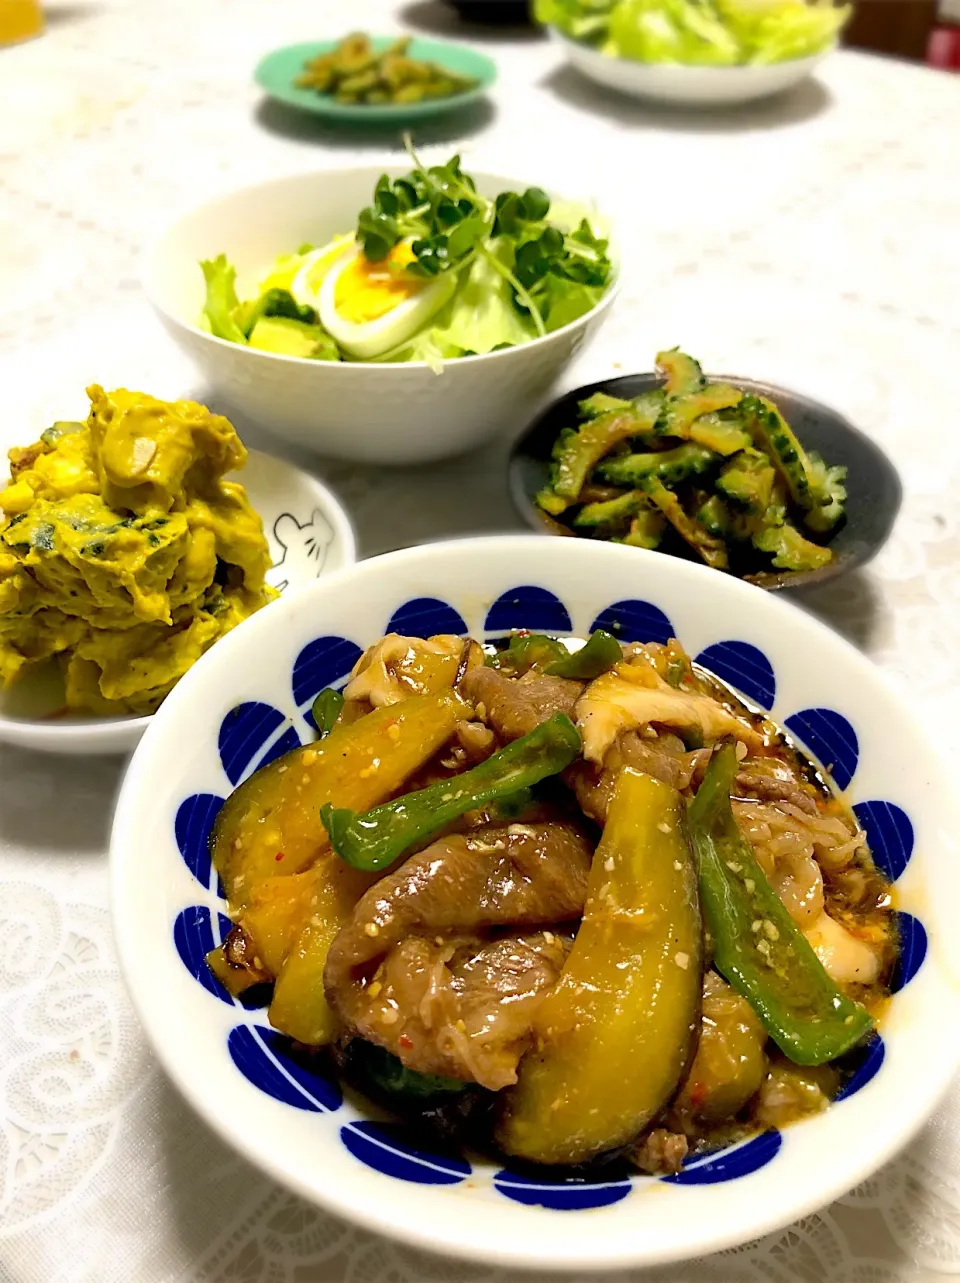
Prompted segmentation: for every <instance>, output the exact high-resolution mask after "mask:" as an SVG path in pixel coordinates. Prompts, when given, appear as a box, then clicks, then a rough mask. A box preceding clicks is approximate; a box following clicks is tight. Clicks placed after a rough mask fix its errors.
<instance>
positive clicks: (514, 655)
mask: <svg viewBox="0 0 960 1283" xmlns="http://www.w3.org/2000/svg"><path fill="white" fill-rule="evenodd" d="M568 653H569V652H568V651H567V648H566V647H565V646H564V645H563V644H562V643H561V642H558V641H556V640H555V639H554V638H553V637H547V636H546V634H545V633H514V634H513V636H512V637H511V638H510V645H509V646H507V647H506V649H505V650H501V651H500V652H499V654H497V655H494V656H493V658H492V659H491V660H489V661H488V662H489V665H490V667H491V668H509V669H511V670H512V671H516V672H518V673H527V672H529V671H530V669H531V668H535V667H536V666H537V665H538V664H547V663H552V662H553V661H554V660H561V659H563V657H564V656H565V655H567V654H568Z"/></svg>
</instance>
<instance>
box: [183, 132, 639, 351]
mask: <svg viewBox="0 0 960 1283" xmlns="http://www.w3.org/2000/svg"><path fill="white" fill-rule="evenodd" d="M410 154H411V156H412V158H413V161H414V168H413V169H412V170H411V172H410V173H408V174H406V175H404V176H403V177H402V178H396V179H391V178H389V177H388V176H387V175H386V174H384V175H383V176H382V177H381V178H380V180H379V181H378V182H377V184H376V188H375V190H374V192H373V198H372V201H371V203H370V205H368V206H367V208H366V209H363V210H361V211H360V213H359V216H358V218H357V223H356V227H355V228H354V229H353V231H346V232H344V233H343V234H342V235H339V236H335V237H334V238H333V240H331V241H329V242H327V243H326V244H325V245H320V246H312V245H301V246H300V248H299V249H298V250H297V251H296V253H293V254H287V255H285V256H283V257H281V258H279V259H278V260H277V261H276V263H275V264H274V265H273V266H272V267H271V268H270V269H269V270H268V271H267V272H266V274H265V275H264V276H263V278H262V279H261V281H260V285H259V289H258V290H257V293H256V294H255V295H254V296H253V297H252V298H247V299H243V300H241V299H240V298H239V297H238V295H237V289H236V271H235V269H234V267H233V265H232V264H231V263H230V262H229V261H228V260H227V258H226V256H225V255H223V254H221V255H220V256H219V257H218V258H215V259H212V260H209V261H206V262H202V263H201V264H200V266H201V268H202V270H203V275H204V279H205V281H206V301H205V304H204V308H203V317H202V319H201V324H203V325H204V326H205V327H206V328H207V329H209V330H210V332H211V333H212V334H215V335H216V336H217V337H218V338H221V339H227V340H229V341H230V342H233V343H243V344H246V345H247V346H249V347H253V348H258V349H260V350H262V351H267V352H276V353H280V354H283V355H286V356H297V357H306V358H309V359H313V360H319V361H426V362H427V363H428V364H432V365H439V364H441V363H442V362H444V361H448V360H451V359H453V358H456V357H462V356H471V355H476V354H480V353H486V352H492V351H495V350H496V349H498V348H506V347H515V346H516V345H518V344H521V343H527V342H529V341H530V340H531V339H536V338H539V337H542V336H543V335H545V334H549V333H551V332H552V331H554V330H558V329H560V328H562V327H563V326H564V325H568V324H569V323H570V322H571V321H575V320H577V319H578V318H579V317H581V316H583V315H584V314H585V313H587V312H589V311H590V310H591V309H592V308H594V307H596V305H597V304H598V303H599V302H600V299H601V298H602V297H603V295H604V293H605V292H606V291H607V290H608V289H609V287H610V286H611V284H612V282H613V279H614V275H615V271H614V266H613V263H612V261H611V258H610V254H609V245H608V242H607V240H606V239H605V238H604V236H603V235H602V234H601V230H600V228H599V227H598V225H597V223H596V221H595V219H594V218H593V216H592V215H591V214H590V212H589V211H588V210H586V209H585V208H583V207H582V206H579V205H573V204H569V203H566V202H559V201H554V200H551V198H550V197H549V196H548V195H547V193H546V192H544V191H542V190H541V189H540V188H538V187H530V188H528V189H527V190H526V191H524V192H522V193H519V192H510V191H504V192H500V194H499V195H498V196H497V197H496V198H495V199H492V200H491V199H488V198H487V197H485V196H482V195H481V194H480V193H479V192H478V191H477V188H476V184H475V183H474V181H473V179H472V178H471V177H470V175H469V174H466V173H464V172H463V170H462V169H461V166H460V157H459V156H454V157H453V159H452V160H450V161H448V162H447V164H445V165H435V166H432V167H430V168H429V169H428V168H425V167H424V166H423V165H422V164H421V163H420V162H419V160H418V159H417V157H416V154H415V153H414V152H413V151H412V148H411V153H410Z"/></svg>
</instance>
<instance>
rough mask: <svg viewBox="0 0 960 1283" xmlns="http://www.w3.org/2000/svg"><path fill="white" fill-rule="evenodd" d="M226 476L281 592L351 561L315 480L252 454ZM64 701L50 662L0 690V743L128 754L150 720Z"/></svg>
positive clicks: (334, 510)
mask: <svg viewBox="0 0 960 1283" xmlns="http://www.w3.org/2000/svg"><path fill="white" fill-rule="evenodd" d="M229 479H230V480H232V481H239V482H241V483H242V484H243V485H244V486H245V487H246V491H247V494H248V495H249V496H250V502H251V503H252V504H253V507H254V508H255V509H256V511H257V512H259V514H260V516H261V517H262V518H263V529H264V533H265V534H266V536H267V543H268V544H269V546H270V556H271V559H272V561H273V565H272V567H271V569H270V570H269V571H268V572H267V580H268V582H269V583H270V584H272V585H273V587H274V588H277V589H279V590H280V592H282V593H284V594H287V593H289V592H292V591H293V590H295V589H299V588H302V587H304V586H305V585H307V584H310V583H313V581H314V580H316V579H318V578H319V577H320V576H321V575H324V574H327V573H328V572H329V571H331V570H341V569H342V568H343V567H344V566H351V565H353V563H354V562H355V561H356V559H357V550H356V540H355V538H354V534H353V528H352V526H351V525H350V520H349V518H348V517H347V514H346V512H345V511H344V509H343V507H342V506H341V504H340V501H339V500H338V499H337V498H336V497H335V496H334V495H333V493H332V492H331V491H330V490H328V489H327V487H326V486H325V485H324V484H323V483H322V482H321V481H318V480H317V479H316V477H312V476H310V474H309V473H307V472H302V471H301V470H300V469H299V468H295V467H294V466H293V465H292V464H290V463H285V462H284V461H283V460H282V459H276V458H274V457H273V456H272V455H269V454H261V453H260V451H259V450H251V451H250V452H249V457H248V459H247V464H246V467H245V468H243V469H242V470H241V471H240V472H237V473H233V474H231V476H230V478H229ZM265 609H267V610H269V609H270V607H269V606H267V607H265ZM63 698H64V695H63V682H62V680H61V678H60V674H59V671H58V670H57V668H56V666H55V665H54V664H44V665H42V666H40V667H38V668H37V669H36V670H35V671H34V672H30V673H27V674H26V675H25V676H24V677H23V678H22V680H20V681H19V682H16V683H15V684H14V685H12V686H10V687H7V689H5V690H0V741H4V742H6V743H8V744H17V745H19V746H20V747H21V748H32V749H38V750H40V751H41V752H46V753H67V754H77V753H82V754H87V755H89V754H94V753H129V752H130V751H131V749H133V748H134V747H135V746H136V744H137V741H138V740H139V739H140V736H141V735H142V734H143V732H144V731H145V730H146V727H147V724H148V723H149V721H150V718H149V717H133V716H129V717H87V716H84V715H83V714H82V713H64V712H63Z"/></svg>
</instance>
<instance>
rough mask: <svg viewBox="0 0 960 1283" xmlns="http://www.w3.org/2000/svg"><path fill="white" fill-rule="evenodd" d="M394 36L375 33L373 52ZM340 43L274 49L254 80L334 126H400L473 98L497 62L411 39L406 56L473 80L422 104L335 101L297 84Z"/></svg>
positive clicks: (474, 52) (488, 83)
mask: <svg viewBox="0 0 960 1283" xmlns="http://www.w3.org/2000/svg"><path fill="white" fill-rule="evenodd" d="M395 40H396V36H374V37H372V39H371V42H370V43H371V45H372V46H373V49H374V52H376V53H383V51H384V50H385V49H387V48H389V46H390V45H391V44H393V43H394V41H395ZM339 43H340V42H339V41H338V40H314V41H308V42H307V43H305V44H298V45H286V46H285V47H284V48H282V49H274V51H273V52H272V53H268V54H267V55H266V57H265V58H263V59H262V60H261V61H260V62H259V63H258V64H257V69H256V71H255V72H254V80H256V82H257V84H258V85H259V86H260V88H261V89H263V90H265V91H266V93H267V94H268V95H269V96H270V97H271V98H273V99H275V100H276V101H277V102H282V103H284V104H285V105H286V106H287V107H295V108H297V109H298V110H299V111H308V112H311V113H312V114H313V115H314V116H322V117H323V118H324V119H325V120H328V121H330V122H332V123H335V124H342V125H404V124H409V123H412V122H413V121H416V120H428V119H431V118H432V117H434V116H444V115H446V114H447V113H448V112H451V111H457V110H459V109H460V108H461V107H466V106H468V105H469V104H470V103H473V102H477V101H478V100H479V99H480V98H482V97H483V96H484V95H485V94H486V93H487V91H488V90H489V88H490V86H491V85H492V84H493V82H494V81H495V80H496V78H497V65H496V63H495V62H494V61H493V59H492V58H488V57H487V56H486V54H482V53H479V52H478V51H477V50H476V49H471V48H469V46H467V45H457V44H451V43H450V42H449V41H446V40H420V39H415V40H411V41H410V44H409V46H408V48H407V56H408V57H409V58H415V59H417V60H418V61H421V62H433V63H436V64H437V66H439V67H442V68H443V69H444V70H445V71H451V72H455V73H456V74H457V75H458V76H469V77H470V79H472V80H475V81H476V84H475V85H474V86H473V88H471V89H467V90H465V91H464V92H463V93H459V94H450V95H449V96H448V97H446V98H427V99H425V100H424V101H423V102H412V103H371V104H364V103H343V102H337V100H336V98H334V96H333V95H332V94H321V93H317V91H316V90H315V89H303V88H301V87H300V86H298V85H297V83H296V82H297V78H298V77H299V76H300V75H301V73H302V72H303V70H304V67H305V66H306V64H307V63H308V62H310V61H311V60H312V59H314V58H317V57H319V56H320V55H321V54H325V53H332V52H333V51H334V49H336V47H337V45H338V44H339Z"/></svg>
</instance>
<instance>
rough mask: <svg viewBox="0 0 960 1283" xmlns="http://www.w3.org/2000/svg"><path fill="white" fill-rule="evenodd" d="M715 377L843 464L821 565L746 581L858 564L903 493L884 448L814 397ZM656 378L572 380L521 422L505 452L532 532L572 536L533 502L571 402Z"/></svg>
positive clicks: (627, 390)
mask: <svg viewBox="0 0 960 1283" xmlns="http://www.w3.org/2000/svg"><path fill="white" fill-rule="evenodd" d="M711 377H713V376H711ZM716 377H717V378H718V379H722V380H723V381H724V382H729V383H732V384H734V385H735V386H736V387H740V388H744V389H745V390H746V391H748V392H757V393H759V394H760V395H761V396H765V397H767V398H768V399H769V400H771V401H774V402H775V403H776V404H777V406H778V407H779V408H780V410H781V412H782V414H783V416H784V418H785V419H786V420H787V422H788V423H789V424H790V426H791V427H792V428H793V430H794V432H795V433H796V435H797V438H798V440H799V441H800V443H801V444H802V445H803V446H805V447H806V448H807V449H808V450H816V451H818V453H819V454H821V455H822V456H823V458H824V459H825V460H826V461H827V463H829V464H834V465H836V464H839V465H843V466H844V467H846V469H847V503H846V514H847V515H846V520H845V521H844V522H843V523H842V525H840V526H839V528H838V529H837V530H836V531H835V532H834V533H833V535H832V537H831V538H830V539H829V540H828V541H827V542H828V546H829V547H830V549H831V551H832V552H833V560H832V561H831V562H830V563H829V565H826V566H824V567H822V568H821V569H820V570H809V571H792V572H791V571H772V572H769V573H763V574H756V575H751V576H750V578H751V581H752V582H753V583H758V584H760V585H761V587H763V588H791V587H798V586H799V585H801V584H813V583H823V582H825V581H826V580H828V579H836V578H837V576H838V575H845V574H846V573H847V571H849V570H853V569H855V568H856V567H857V566H863V565H866V563H867V562H868V561H869V560H870V559H871V557H873V556H875V555H876V554H877V553H878V552H879V551H880V549H881V548H882V547H883V545H884V544H885V543H886V541H887V539H888V538H889V536H890V531H891V530H892V529H893V523H894V521H895V520H896V516H897V512H898V511H899V508H900V500H901V498H902V495H903V491H902V487H901V485H900V478H899V476H898V475H897V471H896V469H895V468H894V466H893V464H892V463H891V462H890V460H889V459H888V458H887V456H886V455H885V454H884V452H883V451H882V450H881V449H880V447H879V446H878V445H877V444H876V443H875V442H874V441H872V440H871V439H870V438H869V437H868V436H866V435H864V433H862V432H860V431H859V430H858V429H857V428H855V427H854V426H853V424H852V423H849V422H848V421H847V420H846V419H845V418H843V416H842V415H840V414H837V412H836V410H831V409H830V408H829V407H828V406H825V405H821V404H820V403H819V402H818V401H811V400H810V398H809V397H805V396H801V395H800V394H799V393H797V392H790V391H788V390H787V389H786V388H780V387H775V386H774V385H773V384H770V383H757V382H756V381H755V380H753V379H740V378H736V377H735V376H733V375H719V376H716ZM662 382H663V380H662V378H661V376H660V375H658V374H653V373H651V374H627V375H624V376H623V377H622V378H619V379H604V380H603V381H602V382H600V383H591V384H589V385H588V386H587V387H582V388H575V389H574V390H573V391H572V392H568V393H567V394H566V396H563V397H561V398H560V399H559V400H558V401H555V402H554V403H553V404H552V405H551V406H550V407H549V408H548V409H547V410H545V411H544V413H543V414H542V415H541V416H540V418H539V419H537V420H536V422H535V423H533V424H532V425H531V426H530V427H529V428H528V429H527V430H526V432H525V433H524V434H523V436H521V437H520V439H519V440H518V441H517V442H516V444H515V445H514V447H513V451H512V453H511V456H510V491H511V494H512V495H513V500H514V502H515V503H516V505H517V508H518V509H519V511H520V512H521V514H522V515H523V517H524V518H525V519H526V521H527V522H528V523H529V524H530V525H531V526H532V527H533V528H534V530H537V531H539V533H540V534H543V533H545V532H546V533H550V534H556V535H567V536H570V537H574V538H576V537H577V535H576V533H575V532H574V531H573V530H571V529H570V528H569V527H568V526H565V525H563V524H562V523H560V522H559V521H555V520H554V519H553V518H552V517H549V516H547V514H546V513H545V512H543V511H542V509H540V508H538V507H537V505H536V502H535V499H536V495H537V492H538V491H539V490H540V489H541V488H542V487H543V486H544V485H545V484H546V482H547V475H548V469H549V466H550V457H551V454H552V451H553V445H554V442H555V441H556V439H557V437H558V435H559V434H560V432H561V430H562V429H563V428H569V427H573V426H575V425H576V424H577V423H578V422H579V421H580V420H579V415H578V411H577V405H578V403H579V402H580V401H583V400H584V399H585V398H586V397H588V396H591V395H592V394H593V393H594V392H606V393H608V394H609V395H610V396H617V397H623V398H624V399H629V398H631V397H635V396H638V395H639V394H640V393H641V392H647V391H649V390H650V389H652V388H657V387H660V385H661V384H662ZM582 537H585V538H589V536H582ZM664 551H665V552H666V551H669V552H670V553H671V554H672V555H675V556H681V557H687V558H688V559H689V560H692V561H695V560H697V557H696V554H695V553H693V552H692V551H691V550H689V549H687V548H686V546H685V545H683V544H681V543H680V541H679V540H678V541H677V545H676V546H675V547H674V548H670V549H669V550H668V549H664Z"/></svg>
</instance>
